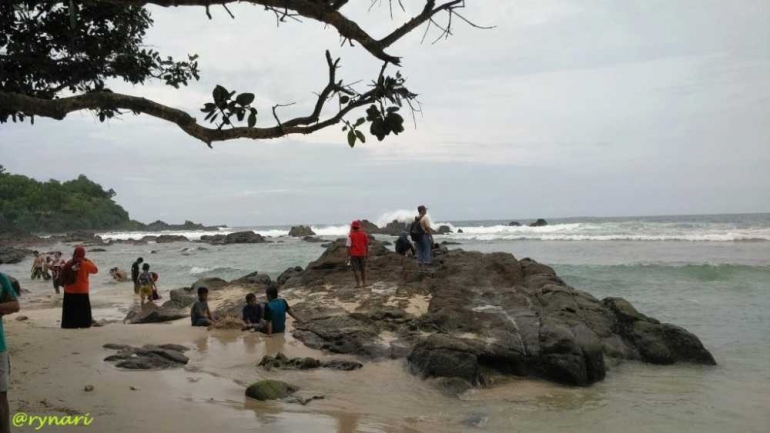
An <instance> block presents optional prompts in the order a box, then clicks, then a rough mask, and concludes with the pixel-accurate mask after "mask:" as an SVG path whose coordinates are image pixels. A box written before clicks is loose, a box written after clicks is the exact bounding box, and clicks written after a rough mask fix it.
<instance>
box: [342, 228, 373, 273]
mask: <svg viewBox="0 0 770 433" xmlns="http://www.w3.org/2000/svg"><path fill="white" fill-rule="evenodd" d="M350 228H351V230H350V234H349V235H348V242H347V243H346V245H347V247H348V248H347V252H348V259H349V260H350V267H351V268H353V275H354V276H355V277H356V287H358V288H361V287H366V260H367V259H368V258H369V236H367V235H366V232H365V231H363V230H361V222H360V221H353V224H351V225H350ZM359 274H360V276H359Z"/></svg>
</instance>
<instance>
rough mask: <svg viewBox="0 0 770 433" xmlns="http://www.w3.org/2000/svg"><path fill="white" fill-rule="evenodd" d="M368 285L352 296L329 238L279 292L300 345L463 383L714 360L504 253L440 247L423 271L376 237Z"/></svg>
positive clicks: (698, 347) (573, 377)
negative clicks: (624, 364)
mask: <svg viewBox="0 0 770 433" xmlns="http://www.w3.org/2000/svg"><path fill="white" fill-rule="evenodd" d="M368 274H369V275H368V278H369V281H372V282H375V283H373V284H372V286H371V287H369V288H368V289H356V288H355V287H354V281H353V277H352V275H351V273H350V271H349V269H348V268H347V266H346V265H345V246H344V241H341V240H340V241H336V242H334V243H333V244H332V245H331V246H330V247H329V248H328V249H327V250H326V251H325V252H324V253H323V255H322V256H321V257H320V258H319V259H318V260H316V261H315V262H312V263H310V264H309V265H308V267H307V269H305V270H304V271H302V272H301V273H295V275H293V276H292V277H290V278H288V279H287V280H286V281H285V283H284V285H283V289H282V291H283V292H284V293H285V294H290V295H289V296H291V297H293V298H296V299H305V301H304V302H299V303H297V304H296V305H294V306H293V308H294V309H295V311H296V312H297V313H298V314H299V315H300V316H302V317H304V318H305V323H302V324H295V326H294V332H293V335H294V337H295V338H297V339H299V340H300V341H303V342H304V343H305V344H306V345H307V346H309V347H311V348H316V349H323V350H326V351H329V352H333V353H342V354H352V355H358V356H361V357H365V358H374V359H376V358H399V359H400V358H404V359H406V362H407V364H408V366H409V368H410V370H411V371H412V372H414V373H415V374H416V375H418V376H420V377H423V378H429V377H439V378H454V379H459V380H462V381H464V382H467V383H468V384H470V385H479V384H484V383H488V382H490V381H491V380H490V379H491V378H493V377H494V376H495V375H517V376H537V377H543V378H546V379H549V380H552V381H556V382H560V383H566V384H571V385H580V386H586V385H590V384H591V383H594V382H597V381H600V380H602V379H603V378H604V377H605V374H606V371H607V369H608V368H610V366H612V365H614V364H616V363H617V362H619V361H623V360H638V361H642V362H647V363H653V364H671V363H675V362H691V363H697V364H707V365H714V364H715V363H716V362H715V360H714V358H713V356H712V355H711V353H709V352H708V350H706V349H705V348H704V347H703V345H702V343H701V342H700V340H699V339H698V338H697V337H696V336H695V335H693V334H691V333H690V332H688V331H687V330H685V329H683V328H681V327H678V326H676V325H672V324H666V323H661V322H659V321H658V320H656V319H654V318H651V317H648V316H646V315H644V314H642V313H640V312H638V311H637V310H636V309H634V307H633V306H631V304H630V303H628V302H627V301H625V300H623V299H621V298H605V299H603V300H600V299H597V298H595V297H593V296H592V295H591V294H590V293H588V292H585V291H582V290H578V289H576V288H574V287H571V286H570V285H568V284H567V283H565V282H564V281H563V280H562V279H561V278H559V276H558V275H556V272H554V270H553V269H552V268H550V267H549V266H546V265H544V264H541V263H538V262H536V261H534V260H532V259H528V258H525V259H521V260H518V259H516V258H515V257H514V256H513V255H511V254H507V253H492V254H483V253H478V252H468V251H462V250H452V251H446V250H443V251H441V255H440V256H438V257H437V258H436V259H435V263H434V265H433V270H432V272H431V273H430V274H428V275H421V274H419V273H418V270H417V266H416V264H415V262H414V261H413V260H412V259H409V258H405V257H402V256H399V255H397V254H395V253H392V252H390V251H389V250H387V249H386V248H385V247H384V246H382V245H381V244H380V243H379V242H373V243H372V245H371V250H370V261H369V263H368Z"/></svg>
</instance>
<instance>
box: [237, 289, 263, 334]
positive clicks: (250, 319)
mask: <svg viewBox="0 0 770 433" xmlns="http://www.w3.org/2000/svg"><path fill="white" fill-rule="evenodd" d="M263 311H264V310H263V308H262V305H260V304H258V303H257V297H256V296H255V295H254V294H253V293H249V294H248V295H246V306H244V307H243V324H244V327H243V328H241V330H242V331H261V330H262V329H264V324H263V323H262V316H263Z"/></svg>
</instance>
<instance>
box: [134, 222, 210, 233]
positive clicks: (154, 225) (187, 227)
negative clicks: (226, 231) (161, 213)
mask: <svg viewBox="0 0 770 433" xmlns="http://www.w3.org/2000/svg"><path fill="white" fill-rule="evenodd" d="M219 227H223V226H211V227H209V226H204V225H203V224H197V223H194V222H192V221H189V220H188V221H185V222H184V224H169V223H167V222H165V221H161V220H157V221H155V222H151V223H149V224H146V225H144V226H143V227H142V230H145V231H149V232H161V231H167V230H176V231H191V230H217V229H218V228H219Z"/></svg>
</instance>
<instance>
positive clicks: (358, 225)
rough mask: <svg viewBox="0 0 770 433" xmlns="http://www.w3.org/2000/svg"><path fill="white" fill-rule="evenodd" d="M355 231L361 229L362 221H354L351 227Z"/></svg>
mask: <svg viewBox="0 0 770 433" xmlns="http://www.w3.org/2000/svg"><path fill="white" fill-rule="evenodd" d="M350 226H351V227H353V228H354V229H360V228H361V221H358V220H355V221H353V224H351V225H350Z"/></svg>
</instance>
